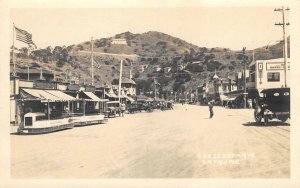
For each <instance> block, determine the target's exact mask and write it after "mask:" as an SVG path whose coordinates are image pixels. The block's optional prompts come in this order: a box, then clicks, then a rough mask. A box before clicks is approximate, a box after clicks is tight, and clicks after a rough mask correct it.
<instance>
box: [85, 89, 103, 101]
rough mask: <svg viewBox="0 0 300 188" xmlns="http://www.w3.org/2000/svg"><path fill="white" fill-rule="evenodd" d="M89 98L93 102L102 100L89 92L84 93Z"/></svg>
mask: <svg viewBox="0 0 300 188" xmlns="http://www.w3.org/2000/svg"><path fill="white" fill-rule="evenodd" d="M83 93H84V94H85V95H86V96H87V97H88V98H90V99H92V100H93V101H101V99H100V98H99V97H97V96H96V95H95V94H94V93H92V92H87V91H84V92H83Z"/></svg>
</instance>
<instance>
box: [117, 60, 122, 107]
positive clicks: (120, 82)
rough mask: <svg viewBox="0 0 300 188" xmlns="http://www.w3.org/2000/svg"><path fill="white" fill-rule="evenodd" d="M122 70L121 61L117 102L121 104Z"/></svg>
mask: <svg viewBox="0 0 300 188" xmlns="http://www.w3.org/2000/svg"><path fill="white" fill-rule="evenodd" d="M122 69H123V60H121V63H120V75H119V92H118V94H119V96H118V97H119V102H121V84H122V71H123V70H122Z"/></svg>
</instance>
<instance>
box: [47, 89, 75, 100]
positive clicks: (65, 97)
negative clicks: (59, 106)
mask: <svg viewBox="0 0 300 188" xmlns="http://www.w3.org/2000/svg"><path fill="white" fill-rule="evenodd" d="M46 92H48V93H50V94H52V95H55V96H57V97H58V98H59V99H60V100H64V101H70V100H76V98H74V97H72V96H71V95H68V94H65V93H64V92H62V91H58V90H46Z"/></svg>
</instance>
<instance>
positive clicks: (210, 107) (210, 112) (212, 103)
mask: <svg viewBox="0 0 300 188" xmlns="http://www.w3.org/2000/svg"><path fill="white" fill-rule="evenodd" d="M213 107H214V101H213V100H211V101H209V102H208V108H209V118H212V117H213V116H214V111H213Z"/></svg>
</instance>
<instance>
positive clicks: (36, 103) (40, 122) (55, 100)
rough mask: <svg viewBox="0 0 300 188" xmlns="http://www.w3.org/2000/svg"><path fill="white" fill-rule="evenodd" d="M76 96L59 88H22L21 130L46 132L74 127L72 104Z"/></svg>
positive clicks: (19, 108)
mask: <svg viewBox="0 0 300 188" xmlns="http://www.w3.org/2000/svg"><path fill="white" fill-rule="evenodd" d="M74 101H76V98H74V97H72V96H70V95H67V94H65V93H63V92H61V91H58V90H50V89H45V90H42V89H33V88H20V99H19V100H18V101H17V103H18V105H17V115H18V116H19V117H18V118H19V119H20V120H21V122H20V123H19V132H23V133H45V132H52V131H57V130H61V129H66V128H73V126H74V124H73V123H72V119H71V116H72V112H71V111H70V110H71V108H70V106H71V105H70V104H71V103H72V102H74Z"/></svg>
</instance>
